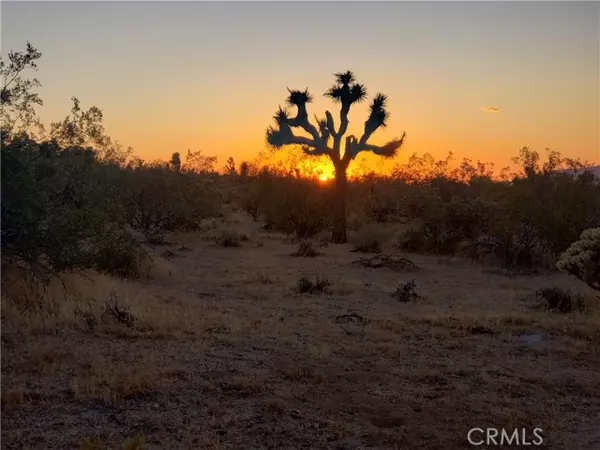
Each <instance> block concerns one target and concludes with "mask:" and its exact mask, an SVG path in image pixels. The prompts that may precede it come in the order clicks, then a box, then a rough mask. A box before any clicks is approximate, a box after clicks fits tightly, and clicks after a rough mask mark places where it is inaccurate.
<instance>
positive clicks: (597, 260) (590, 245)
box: [556, 228, 600, 290]
mask: <svg viewBox="0 0 600 450" xmlns="http://www.w3.org/2000/svg"><path fill="white" fill-rule="evenodd" d="M556 267H557V268H558V269H559V270H562V271H564V272H567V273H569V274H571V275H574V276H576V277H577V278H579V279H580V280H581V281H583V282H585V283H587V284H588V285H589V286H590V287H591V288H593V289H597V290H600V228H590V229H587V230H585V231H583V232H582V233H581V236H580V237H579V240H578V241H575V242H574V243H573V244H571V246H570V247H569V248H568V249H567V250H565V252H564V253H563V254H562V255H561V256H560V258H559V260H558V262H557V264H556Z"/></svg>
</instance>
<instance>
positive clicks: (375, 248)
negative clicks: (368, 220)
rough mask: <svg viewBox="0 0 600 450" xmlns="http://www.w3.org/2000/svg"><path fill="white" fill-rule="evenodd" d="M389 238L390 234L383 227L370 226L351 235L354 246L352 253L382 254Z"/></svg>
mask: <svg viewBox="0 0 600 450" xmlns="http://www.w3.org/2000/svg"><path fill="white" fill-rule="evenodd" d="M388 238H389V236H388V233H386V231H385V230H384V229H383V228H382V227H381V226H379V225H377V224H368V225H366V226H364V227H362V228H361V229H359V230H358V231H356V232H355V233H353V234H352V235H351V237H350V242H351V243H352V244H353V245H354V249H353V250H352V251H353V252H361V253H381V252H382V251H383V246H384V244H385V243H386V242H387V241H388Z"/></svg>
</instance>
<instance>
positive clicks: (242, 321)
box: [2, 218, 600, 450]
mask: <svg viewBox="0 0 600 450" xmlns="http://www.w3.org/2000/svg"><path fill="white" fill-rule="evenodd" d="M227 226H228V227H231V226H236V227H237V230H238V232H239V233H245V234H247V235H248V236H252V238H251V241H252V242H254V241H255V240H258V239H260V240H261V241H262V242H264V245H263V246H261V247H257V246H255V245H250V244H248V245H246V244H245V245H242V246H240V247H237V248H227V249H225V248H222V247H220V246H215V245H214V240H213V239H212V238H210V239H205V237H207V236H214V235H218V233H219V230H218V229H217V228H216V227H214V226H211V227H207V229H206V230H205V231H204V232H202V233H196V234H187V235H183V234H182V235H178V236H171V237H169V238H168V241H169V242H172V243H173V245H171V246H170V247H169V249H170V250H171V251H172V252H173V253H175V254H176V255H177V256H176V257H172V258H170V259H169V260H168V261H167V260H160V261H161V264H163V268H162V269H161V270H157V271H156V272H155V273H154V275H153V276H152V277H150V278H148V279H143V280H140V281H137V282H123V281H116V280H113V279H110V278H108V277H104V276H100V275H97V274H88V276H87V277H86V278H82V277H81V276H75V275H71V276H67V277H65V284H66V286H67V288H68V289H67V293H66V295H65V293H64V292H63V290H62V287H61V286H58V285H51V286H50V287H49V289H48V290H47V292H46V294H45V295H44V296H41V297H40V296H35V295H29V294H28V293H27V291H26V289H25V287H22V289H23V290H22V293H23V295H21V296H19V297H15V298H6V297H4V298H3V299H2V300H3V301H2V419H3V423H2V444H3V448H7V449H13V448H14V449H17V448H19V449H20V448H39V449H58V448H85V449H96V448H129V449H142V448H144V449H158V448H299V447H304V448H356V449H358V448H401V449H414V448H424V449H442V448H444V449H447V448H449V449H454V448H466V446H467V445H468V443H467V441H466V433H467V431H468V430H469V429H470V428H472V427H482V428H484V427H486V426H495V427H502V426H506V427H526V428H527V427H539V428H542V429H543V430H544V436H545V437H546V438H547V440H546V442H545V447H544V448H549V449H562V448H569V449H575V450H577V449H587V448H595V447H598V445H600V444H599V442H600V440H599V439H600V436H599V435H598V432H597V421H596V420H595V418H597V417H599V416H600V402H599V401H598V400H597V399H598V398H600V387H599V385H598V383H597V374H598V367H600V351H599V349H600V331H599V330H600V313H599V310H598V301H597V299H596V298H595V296H594V294H593V293H591V292H590V291H588V290H586V288H585V287H584V286H583V285H580V284H579V283H578V282H577V281H575V280H573V279H571V278H569V277H566V276H562V275H560V274H550V273H549V274H542V275H529V276H524V275H519V276H517V275H510V276H507V275H505V274H503V273H501V272H495V273H494V272H491V271H490V270H488V269H486V268H484V267H481V266H477V265H474V264H472V263H470V262H468V261H464V260H461V259H458V258H453V259H451V260H444V261H441V260H438V259H437V258H435V257H425V256H420V255H411V256H410V259H411V260H413V261H414V262H415V263H416V264H418V265H419V266H420V267H421V268H422V270H420V271H418V272H411V273H410V274H408V273H402V272H395V271H394V270H392V269H389V268H385V267H382V268H379V269H376V270H374V269H370V268H364V267H358V266H355V265H352V261H353V260H354V259H355V258H356V255H355V254H353V253H352V252H351V250H352V249H353V246H352V245H347V246H340V245H332V246H328V247H326V248H322V249H320V251H321V253H322V254H321V256H320V257H319V258H310V259H305V258H293V257H291V256H290V254H291V253H292V252H293V251H294V249H295V248H296V245H297V244H294V243H292V242H289V241H288V240H286V239H284V238H283V237H282V236H279V235H277V234H276V233H268V232H259V231H258V226H259V224H253V223H251V221H250V224H249V223H248V222H244V220H237V219H236V221H233V219H231V218H230V223H229V224H228V225H227ZM252 227H255V228H252ZM181 248H183V250H179V249H181ZM164 250H165V248H162V249H161V248H160V247H159V248H157V249H156V252H157V254H160V253H159V252H162V251H164ZM399 256H407V255H399ZM317 276H318V277H325V278H327V279H329V280H332V281H333V285H332V286H330V288H329V289H326V290H325V292H321V293H319V295H301V294H298V293H296V292H294V289H295V287H296V283H297V281H298V279H299V278H301V277H306V278H307V279H310V280H315V279H316V277H317ZM412 279H415V283H416V285H417V287H418V291H417V292H418V293H419V295H420V297H419V299H418V301H416V302H412V301H411V302H406V303H403V302H399V301H398V300H396V299H395V298H394V297H393V295H392V294H393V293H394V292H395V288H396V286H397V285H399V284H403V283H409V282H410V281H411V280H412ZM551 286H558V287H561V288H570V289H571V290H572V291H574V292H581V293H582V294H583V295H584V300H585V302H586V308H585V309H584V312H583V313H581V312H573V313H568V314H560V313H554V312H549V311H547V309H546V307H545V305H544V303H543V301H541V299H540V298H538V297H536V296H535V292H536V291H537V290H538V289H539V288H542V287H551ZM111 293H114V295H116V296H117V298H118V299H119V304H120V305H122V306H123V308H126V309H127V311H129V312H130V313H131V315H132V316H133V317H134V318H135V320H134V321H133V322H132V324H130V325H127V324H125V323H121V322H119V321H118V320H115V317H114V315H111V314H110V313H107V312H106V300H107V299H108V298H110V296H111ZM528 333H538V334H540V335H541V336H542V337H543V339H542V340H541V341H540V342H538V343H536V344H531V345H525V344H523V343H521V342H520V339H519V338H520V336H521V335H523V334H528Z"/></svg>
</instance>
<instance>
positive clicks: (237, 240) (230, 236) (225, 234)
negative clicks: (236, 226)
mask: <svg viewBox="0 0 600 450" xmlns="http://www.w3.org/2000/svg"><path fill="white" fill-rule="evenodd" d="M243 240H244V235H242V234H240V233H238V232H237V231H235V230H232V229H226V230H223V231H222V232H221V234H220V235H219V236H217V237H216V241H217V243H218V244H219V245H220V246H221V247H240V246H241V245H242V241H243ZM245 240H248V238H246V239H245Z"/></svg>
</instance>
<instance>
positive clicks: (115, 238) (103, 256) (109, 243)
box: [90, 231, 153, 279]
mask: <svg viewBox="0 0 600 450" xmlns="http://www.w3.org/2000/svg"><path fill="white" fill-rule="evenodd" d="M96 248H97V250H96V252H95V254H94V255H93V257H92V260H91V261H90V266H91V267H92V268H94V269H96V270H97V271H98V272H100V273H106V274H109V275H114V276H117V277H120V278H131V279H139V278H143V277H147V276H148V275H149V272H150V269H151V267H152V264H153V263H152V258H151V257H150V256H149V255H148V253H147V252H146V251H145V250H144V249H143V248H142V247H141V246H140V245H139V244H138V242H137V241H136V240H135V239H133V237H131V235H129V234H128V233H126V232H123V231H121V232H119V233H114V234H113V235H112V236H111V239H106V240H102V241H101V242H99V243H98V244H97V246H96Z"/></svg>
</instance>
